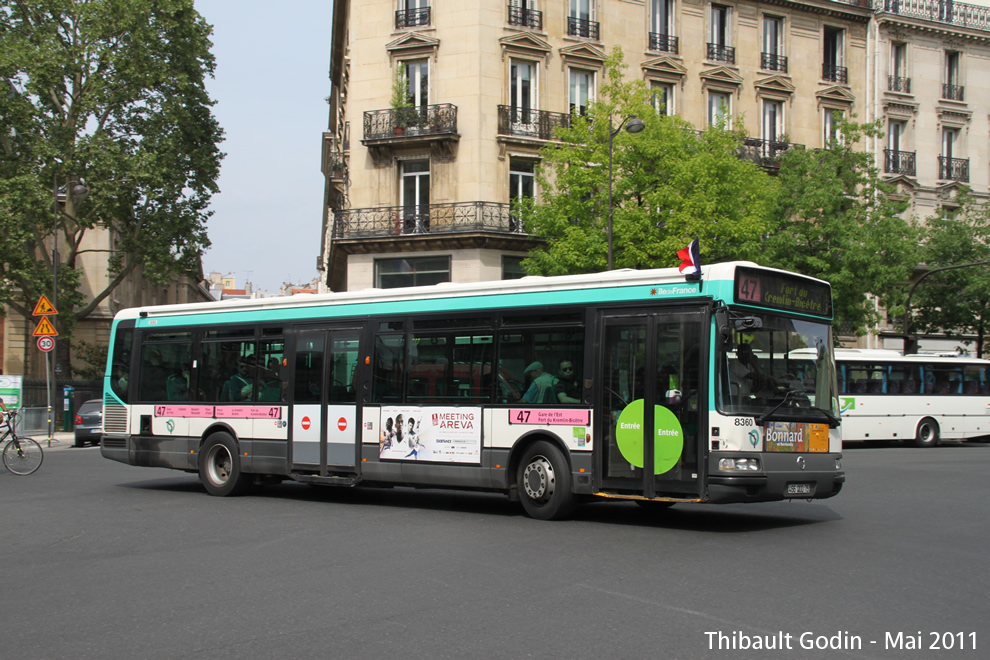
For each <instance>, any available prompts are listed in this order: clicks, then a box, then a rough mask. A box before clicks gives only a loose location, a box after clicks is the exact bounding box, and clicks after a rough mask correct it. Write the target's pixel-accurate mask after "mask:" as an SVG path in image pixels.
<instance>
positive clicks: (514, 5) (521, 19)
mask: <svg viewBox="0 0 990 660" xmlns="http://www.w3.org/2000/svg"><path fill="white" fill-rule="evenodd" d="M509 25H518V26H520V27H528V28H533V29H534V30H542V29H543V12H541V11H539V10H537V8H536V0H509Z"/></svg>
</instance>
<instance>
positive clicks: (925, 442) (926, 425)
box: [914, 417, 939, 447]
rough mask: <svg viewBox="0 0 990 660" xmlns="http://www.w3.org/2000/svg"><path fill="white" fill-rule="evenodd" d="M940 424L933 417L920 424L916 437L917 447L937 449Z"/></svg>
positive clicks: (915, 444)
mask: <svg viewBox="0 0 990 660" xmlns="http://www.w3.org/2000/svg"><path fill="white" fill-rule="evenodd" d="M938 440H939V438H938V422H936V421H935V420H934V419H932V418H931V417H925V418H924V419H923V420H921V422H919V423H918V432H917V433H915V435H914V446H915V447H935V446H936V445H938Z"/></svg>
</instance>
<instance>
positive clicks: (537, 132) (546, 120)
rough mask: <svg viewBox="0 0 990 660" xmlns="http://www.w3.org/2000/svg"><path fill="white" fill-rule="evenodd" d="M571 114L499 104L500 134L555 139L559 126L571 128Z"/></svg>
mask: <svg viewBox="0 0 990 660" xmlns="http://www.w3.org/2000/svg"><path fill="white" fill-rule="evenodd" d="M570 126H571V116H570V115H569V114H566V113H563V112H547V111H546V110H529V109H526V108H513V107H512V106H510V105H500V106H498V134H499V135H515V136H518V137H527V138H535V139H537V140H553V139H555V137H556V136H555V135H554V133H555V132H556V131H557V129H558V128H570Z"/></svg>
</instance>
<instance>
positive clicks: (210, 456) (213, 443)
mask: <svg viewBox="0 0 990 660" xmlns="http://www.w3.org/2000/svg"><path fill="white" fill-rule="evenodd" d="M199 480H200V481H201V482H202V483H203V487H205V488H206V492H208V493H209V494H210V495H217V496H220V497H225V496H227V495H238V494H240V493H242V492H244V490H245V489H246V488H247V487H248V485H249V484H250V479H249V477H248V475H246V474H243V473H242V472H241V459H240V456H238V454H237V443H235V442H234V439H233V438H232V437H230V434H228V433H214V434H213V435H211V436H210V437H209V438H207V439H206V442H205V443H203V448H202V449H201V450H200V452H199Z"/></svg>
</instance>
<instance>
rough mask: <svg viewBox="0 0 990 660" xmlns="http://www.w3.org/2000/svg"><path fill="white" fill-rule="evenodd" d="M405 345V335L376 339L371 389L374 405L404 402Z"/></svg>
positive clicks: (380, 336)
mask: <svg viewBox="0 0 990 660" xmlns="http://www.w3.org/2000/svg"><path fill="white" fill-rule="evenodd" d="M405 345H406V337H405V335H397V334H391V335H384V334H381V335H378V336H376V337H375V362H374V373H373V382H372V389H371V400H372V401H373V402H374V403H398V402H401V401H402V400H403V396H402V391H403V383H404V378H403V376H404V375H405V372H404V369H405V361H406V348H405Z"/></svg>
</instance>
